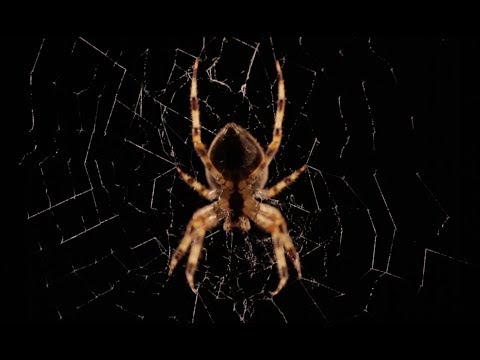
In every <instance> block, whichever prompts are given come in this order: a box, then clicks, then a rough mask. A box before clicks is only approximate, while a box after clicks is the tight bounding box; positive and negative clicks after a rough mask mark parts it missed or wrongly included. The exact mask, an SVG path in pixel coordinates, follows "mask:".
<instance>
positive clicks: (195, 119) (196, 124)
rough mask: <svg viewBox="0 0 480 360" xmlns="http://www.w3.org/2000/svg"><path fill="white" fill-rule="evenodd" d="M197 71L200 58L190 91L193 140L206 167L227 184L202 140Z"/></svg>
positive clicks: (194, 66)
mask: <svg viewBox="0 0 480 360" xmlns="http://www.w3.org/2000/svg"><path fill="white" fill-rule="evenodd" d="M197 72H198V58H197V59H195V63H194V64H193V75H192V88H191V91H190V111H191V116H192V142H193V146H194V148H195V151H196V152H197V154H198V156H199V157H200V160H202V163H203V165H204V166H205V169H207V171H209V172H210V173H211V174H212V176H213V178H214V179H215V181H216V182H217V183H218V184H220V185H224V184H225V179H224V178H223V176H222V174H221V173H220V172H219V171H218V170H217V169H216V168H215V166H214V165H213V163H212V161H211V160H210V158H209V157H208V152H207V148H206V146H205V144H204V143H203V142H202V131H201V126H200V104H199V102H198V96H197Z"/></svg>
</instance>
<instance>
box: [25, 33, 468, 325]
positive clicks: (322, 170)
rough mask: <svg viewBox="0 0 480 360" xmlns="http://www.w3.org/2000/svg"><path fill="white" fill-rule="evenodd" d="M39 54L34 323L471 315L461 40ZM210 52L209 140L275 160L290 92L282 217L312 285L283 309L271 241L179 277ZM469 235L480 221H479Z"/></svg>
mask: <svg viewBox="0 0 480 360" xmlns="http://www.w3.org/2000/svg"><path fill="white" fill-rule="evenodd" d="M29 50H31V51H29V52H27V53H28V55H26V62H27V63H28V64H29V69H28V71H29V83H28V84H25V85H26V86H28V89H29V97H28V99H27V106H28V108H29V109H30V110H31V112H30V116H29V118H28V119H26V121H25V123H26V124H27V125H26V126H25V133H26V134H27V135H28V145H27V146H26V150H25V152H24V154H23V155H22V158H21V159H20V161H19V167H20V168H21V170H22V176H23V179H24V180H25V208H26V210H27V212H26V214H25V219H26V231H25V242H26V243H27V246H28V251H27V254H26V255H25V256H26V258H27V259H28V260H27V261H28V263H29V265H30V267H29V269H30V271H29V273H28V276H27V280H25V281H26V282H27V287H28V289H30V293H29V299H30V300H29V303H28V305H27V306H28V314H29V316H30V317H31V318H32V319H35V320H38V321H49V322H56V321H61V322H78V321H132V322H137V321H144V322H145V321H148V322H172V323H219V322H220V323H221V322H233V323H234V322H239V323H245V322H279V323H283V322H315V323H321V324H325V325H331V324H338V323H344V322H381V321H388V322H392V321H407V322H413V321H426V322H432V321H468V320H469V319H470V317H471V309H472V308H473V300H471V299H472V298H473V296H472V294H473V293H472V290H471V288H472V287H473V275H472V274H473V267H474V264H475V260H474V259H473V257H472V256H473V255H472V251H471V249H470V246H471V245H470V243H469V242H467V240H466V239H465V238H464V237H463V236H462V234H463V228H464V226H465V224H466V222H463V223H462V209H461V201H462V199H461V194H460V177H459V174H460V173H461V169H460V165H459V162H458V157H459V156H460V155H459V154H460V153H459V151H458V150H456V148H455V146H456V144H457V142H458V141H459V130H458V129H459V126H458V125H456V124H454V123H453V120H451V119H454V118H455V117H458V112H459V107H460V105H459V102H460V98H459V95H457V93H454V91H452V90H451V89H452V88H454V86H457V88H458V86H459V84H458V83H457V82H456V81H458V80H457V77H456V76H457V75H458V73H457V70H458V68H459V67H460V63H459V61H460V60H459V56H456V55H457V54H458V53H459V49H458V44H457V42H455V40H454V39H453V40H452V39H440V38H438V39H434V38H432V39H413V38H409V39H381V38H331V39H310V38H286V39H276V38H260V39H243V38H242V39H239V38H235V37H232V38H221V37H219V38H203V39H202V38H198V39H186V38H178V39H177V38H162V39H148V38H147V39H132V38H114V39H112V38H71V39H70V38H46V39H38V41H35V40H34V41H33V44H32V46H31V49H29ZM196 56H200V57H201V63H200V69H199V97H200V100H201V120H202V131H203V132H202V134H203V138H204V141H205V142H206V143H207V144H209V143H210V142H211V141H212V140H213V138H214V136H215V133H216V132H217V131H218V130H219V129H221V128H222V127H223V126H224V125H225V124H226V123H227V122H230V121H235V122H236V123H238V124H240V125H241V126H243V127H245V128H247V129H248V130H249V131H250V132H251V133H252V134H253V135H254V136H255V137H256V138H257V139H258V140H259V141H260V142H261V144H262V145H263V146H266V145H267V144H268V142H269V141H270V138H271V133H272V126H273V119H274V112H275V99H276V85H277V84H276V74H275V68H274V59H279V60H280V61H281V63H282V65H283V69H284V76H285V84H286V91H287V110H286V117H285V121H284V138H283V142H282V146H281V148H280V150H279V153H278V154H277V156H276V158H275V160H274V161H273V162H272V164H271V165H270V178H269V183H268V184H274V183H275V182H276V181H279V180H280V179H281V178H283V177H284V176H286V175H288V174H290V173H291V172H292V171H294V170H295V169H298V168H299V167H300V166H302V165H303V164H305V163H307V164H308V165H309V167H308V171H307V172H306V173H305V174H303V175H302V177H301V178H300V179H299V180H297V182H295V183H294V184H292V185H291V186H290V187H289V188H288V189H286V190H285V191H284V192H283V193H282V194H281V195H280V196H278V197H277V199H275V200H271V201H269V203H270V204H272V205H274V206H276V207H277V208H279V209H280V210H281V211H282V213H283V214H284V215H285V218H286V220H287V222H288V227H289V231H290V235H291V237H292V239H293V241H294V243H295V244H296V247H297V249H298V250H299V253H300V257H301V261H302V268H303V275H304V278H303V279H302V280H300V281H299V280H297V279H296V278H295V273H294V271H293V269H292V267H291V264H289V267H290V280H289V282H288V284H287V286H286V287H285V288H284V289H283V290H282V292H281V293H280V294H279V295H278V296H276V297H273V298H272V297H271V296H270V293H269V292H270V291H272V290H273V289H274V288H275V287H276V284H277V281H278V278H277V272H276V266H275V261H274V258H273V254H272V246H271V240H270V239H269V237H268V236H267V235H266V234H265V233H263V232H261V231H260V230H258V229H256V228H255V227H253V228H252V230H251V231H250V232H249V233H248V234H246V235H243V234H240V233H236V232H235V233H233V234H229V235H227V234H226V233H225V232H224V231H223V230H222V228H221V226H219V227H218V228H216V229H214V230H212V231H211V232H210V233H207V236H206V240H205V248H204V250H203V254H202V259H201V261H200V263H199V268H198V271H197V273H196V281H197V284H198V288H199V292H198V294H194V293H192V292H191V290H190V289H189V287H188V285H187V283H186V279H185V276H184V266H185V261H183V262H181V263H180V264H179V266H178V268H177V269H176V270H175V272H174V274H173V276H172V277H168V276H167V267H168V263H169V259H170V257H171V255H172V252H173V251H174V249H175V248H176V246H177V244H178V241H179V240H180V239H181V237H182V235H183V232H184V229H185V227H186V224H187V222H188V221H189V219H190V217H191V216H192V214H193V212H194V211H195V210H196V209H198V208H199V207H201V206H204V205H206V204H208V201H206V200H204V199H202V198H200V197H199V196H198V195H197V194H196V193H195V192H193V191H192V190H191V189H189V188H188V187H187V185H186V184H185V183H183V182H182V181H181V179H180V178H179V176H178V174H177V172H176V171H175V166H176V165H178V166H180V167H182V168H183V169H184V170H185V171H187V172H188V173H189V174H191V175H194V176H195V177H196V178H198V179H199V180H200V181H202V182H203V183H204V184H206V181H205V176H204V170H203V166H202V164H201V162H200V161H199V159H198V157H197V156H196V154H195V153H194V151H193V148H192V145H191V140H190V126H191V121H190V118H189V101H188V96H189V89H190V81H191V73H192V72H191V66H192V64H193V60H194V58H195V57H196ZM467 226H468V224H467Z"/></svg>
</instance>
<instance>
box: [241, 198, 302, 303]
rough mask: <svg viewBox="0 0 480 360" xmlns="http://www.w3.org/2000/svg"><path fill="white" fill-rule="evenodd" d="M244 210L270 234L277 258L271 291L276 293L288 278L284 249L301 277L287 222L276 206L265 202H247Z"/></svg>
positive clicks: (273, 293) (298, 259) (298, 261)
mask: <svg viewBox="0 0 480 360" xmlns="http://www.w3.org/2000/svg"><path fill="white" fill-rule="evenodd" d="M254 203H255V204H254ZM244 212H245V213H246V214H247V216H248V217H249V218H250V219H252V221H254V222H255V223H256V224H257V225H258V226H259V227H260V228H261V229H263V230H264V231H266V232H268V233H270V234H271V235H272V241H273V250H274V253H275V258H276V260H277V269H278V276H279V282H278V286H277V289H276V290H275V291H273V292H272V295H277V294H278V293H279V292H280V290H282V288H283V287H284V286H285V284H286V283H287V280H288V267H287V261H286V258H285V251H286V252H287V254H288V255H289V256H290V259H291V260H292V262H293V265H294V266H295V269H296V270H297V274H298V278H299V279H300V278H301V277H302V270H301V265H300V258H299V256H298V253H297V250H296V249H295V245H294V244H293V242H292V239H291V238H290V236H289V235H288V230H287V223H286V222H285V219H284V218H283V216H282V214H281V213H280V211H279V210H278V209H277V208H275V207H273V206H270V205H267V204H262V203H258V202H249V203H247V206H246V207H245V208H244Z"/></svg>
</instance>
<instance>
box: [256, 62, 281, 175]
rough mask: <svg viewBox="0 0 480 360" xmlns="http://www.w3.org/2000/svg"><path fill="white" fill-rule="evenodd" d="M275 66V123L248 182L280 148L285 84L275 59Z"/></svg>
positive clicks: (259, 172)
mask: <svg viewBox="0 0 480 360" xmlns="http://www.w3.org/2000/svg"><path fill="white" fill-rule="evenodd" d="M275 66H276V69H277V73H278V95H277V111H276V113H275V125H274V127H273V137H272V142H271V143H270V144H269V145H268V148H267V151H266V152H265V157H264V158H263V160H262V162H261V163H260V164H259V165H258V167H257V168H256V169H255V170H254V171H253V172H252V173H251V174H250V176H249V177H248V181H247V182H248V183H249V184H252V183H253V182H255V180H256V179H257V177H258V176H259V175H260V174H261V173H262V171H263V170H264V169H265V168H266V167H267V166H268V165H269V164H270V162H271V161H272V160H273V158H274V157H275V154H276V153H277V151H278V149H279V148H280V143H281V141H282V122H283V117H284V114H285V102H286V100H285V84H284V81H283V73H282V68H281V67H280V63H279V62H278V60H277V61H275Z"/></svg>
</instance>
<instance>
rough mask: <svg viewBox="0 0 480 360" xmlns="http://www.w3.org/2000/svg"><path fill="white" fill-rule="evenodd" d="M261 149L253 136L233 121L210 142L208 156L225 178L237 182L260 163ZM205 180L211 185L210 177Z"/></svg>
mask: <svg viewBox="0 0 480 360" xmlns="http://www.w3.org/2000/svg"><path fill="white" fill-rule="evenodd" d="M263 156H264V154H263V150H262V148H261V147H260V145H259V144H258V142H257V141H256V140H255V138H254V137H253V136H252V135H251V134H250V133H249V132H248V131H247V130H245V129H243V128H242V127H241V126H239V125H237V124H235V123H229V124H227V125H226V126H225V127H224V128H223V129H222V130H220V131H219V133H218V134H217V136H216V137H215V139H214V140H213V142H212V145H211V146H210V151H209V157H210V159H211V161H212V163H213V165H214V166H215V168H216V169H217V170H218V171H219V172H220V173H221V174H222V176H223V177H224V178H225V180H230V181H232V182H233V183H234V184H238V182H240V181H241V180H243V179H246V178H247V177H248V175H250V174H251V173H252V171H253V170H255V169H256V168H257V166H258V165H259V164H260V163H261V161H262V158H263ZM207 180H208V181H209V183H210V184H211V186H215V185H213V184H212V183H211V179H208V176H207Z"/></svg>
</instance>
